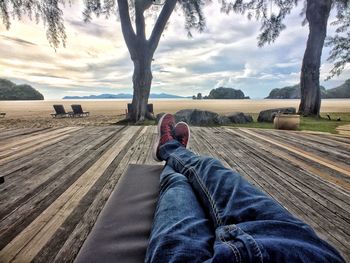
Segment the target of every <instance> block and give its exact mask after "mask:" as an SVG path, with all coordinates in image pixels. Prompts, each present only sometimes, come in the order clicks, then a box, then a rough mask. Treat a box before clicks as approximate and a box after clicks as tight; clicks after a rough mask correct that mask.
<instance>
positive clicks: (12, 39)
mask: <svg viewBox="0 0 350 263" xmlns="http://www.w3.org/2000/svg"><path fill="white" fill-rule="evenodd" d="M0 38H1V39H2V41H3V40H5V41H6V40H7V41H9V42H12V43H15V44H20V45H22V46H36V44H35V43H33V42H30V41H26V40H24V39H21V38H17V37H8V36H4V35H0Z"/></svg>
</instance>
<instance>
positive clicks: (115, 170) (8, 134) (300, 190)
mask: <svg viewBox="0 0 350 263" xmlns="http://www.w3.org/2000/svg"><path fill="white" fill-rule="evenodd" d="M191 130H192V142H191V149H192V150H193V151H195V152H197V153H200V154H204V155H211V156H214V157H217V158H218V159H220V160H221V161H222V162H223V164H224V165H225V166H227V167H231V168H232V169H234V170H236V171H238V172H239V173H240V174H241V175H242V176H244V177H245V178H246V179H247V180H249V181H250V182H251V183H253V184H254V185H256V186H257V187H259V188H260V189H262V190H263V191H265V192H266V193H268V194H269V195H271V196H272V197H273V198H275V199H276V200H277V201H279V202H280V203H281V204H282V205H283V206H284V207H285V208H286V209H288V210H289V211H290V212H291V213H293V214H295V215H296V216H298V217H300V218H302V219H303V220H304V221H306V222H307V223H308V224H310V225H311V226H312V227H313V228H314V229H315V230H316V232H317V233H318V234H319V235H320V236H321V237H322V238H324V239H326V240H328V241H329V242H330V243H332V244H333V245H334V246H335V247H337V248H338V250H339V251H340V252H341V253H342V254H343V256H344V257H345V258H346V260H348V261H350V251H349V249H348V248H349V247H350V138H349V137H342V136H335V135H325V134H309V133H308V134H306V133H302V132H281V131H273V130H259V129H230V128H198V127H197V128H196V127H195V128H191ZM154 132H155V127H153V126H148V127H138V126H127V127H124V126H114V127H111V126H109V127H84V128H82V127H67V128H51V129H12V130H7V129H2V130H0V148H1V152H0V176H4V177H5V183H4V184H1V185H0V220H1V221H0V262H8V261H12V260H13V261H16V262H17V261H19V262H30V261H34V262H70V261H72V260H74V258H75V256H76V255H77V253H78V251H79V249H80V247H81V246H82V244H83V242H84V240H85V239H86V237H87V235H88V234H89V232H90V230H91V228H92V226H93V225H94V222H95V221H96V219H97V216H98V214H99V213H100V211H101V209H102V208H103V206H104V204H105V202H106V201H107V199H108V197H109V196H110V194H111V192H112V190H113V188H114V187H115V185H116V184H117V183H118V180H119V178H120V176H121V175H122V174H123V172H124V171H125V170H126V168H127V166H128V164H129V163H137V164H152V163H154V161H153V160H152V157H151V152H150V149H151V145H152V141H153V139H154Z"/></svg>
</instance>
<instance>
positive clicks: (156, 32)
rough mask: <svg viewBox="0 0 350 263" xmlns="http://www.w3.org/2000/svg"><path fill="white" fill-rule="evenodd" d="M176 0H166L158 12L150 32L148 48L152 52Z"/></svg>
mask: <svg viewBox="0 0 350 263" xmlns="http://www.w3.org/2000/svg"><path fill="white" fill-rule="evenodd" d="M176 2H177V0H166V2H165V5H164V6H163V8H162V11H161V12H160V15H159V17H158V19H157V22H156V24H155V25H154V28H153V30H152V34H151V37H150V40H149V41H150V48H151V51H152V52H154V51H155V50H156V48H157V46H158V43H159V40H160V37H161V35H162V33H163V31H164V29H165V26H166V23H167V22H168V20H169V17H170V15H171V13H172V12H173V11H174V8H175V6H176Z"/></svg>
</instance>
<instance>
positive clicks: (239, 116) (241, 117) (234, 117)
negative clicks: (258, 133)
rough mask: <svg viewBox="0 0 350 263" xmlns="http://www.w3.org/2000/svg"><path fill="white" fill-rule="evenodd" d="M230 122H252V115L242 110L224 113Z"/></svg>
mask: <svg viewBox="0 0 350 263" xmlns="http://www.w3.org/2000/svg"><path fill="white" fill-rule="evenodd" d="M226 117H227V118H228V119H229V121H230V122H231V123H240V124H242V123H249V122H253V117H252V116H251V115H248V114H244V113H243V112H233V113H229V114H227V115H226Z"/></svg>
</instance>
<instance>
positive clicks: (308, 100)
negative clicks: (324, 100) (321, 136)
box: [299, 0, 332, 116]
mask: <svg viewBox="0 0 350 263" xmlns="http://www.w3.org/2000/svg"><path fill="white" fill-rule="evenodd" d="M331 5H332V0H308V1H307V9H306V18H307V20H308V22H309V37H308V40H307V45H306V50H305V54H304V58H303V64H302V68H301V76H300V88H301V101H300V105H299V114H302V115H304V116H319V114H320V107H321V91H320V66H321V55H322V49H323V45H324V40H325V38H326V35H327V22H328V17H329V13H330V10H331Z"/></svg>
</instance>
